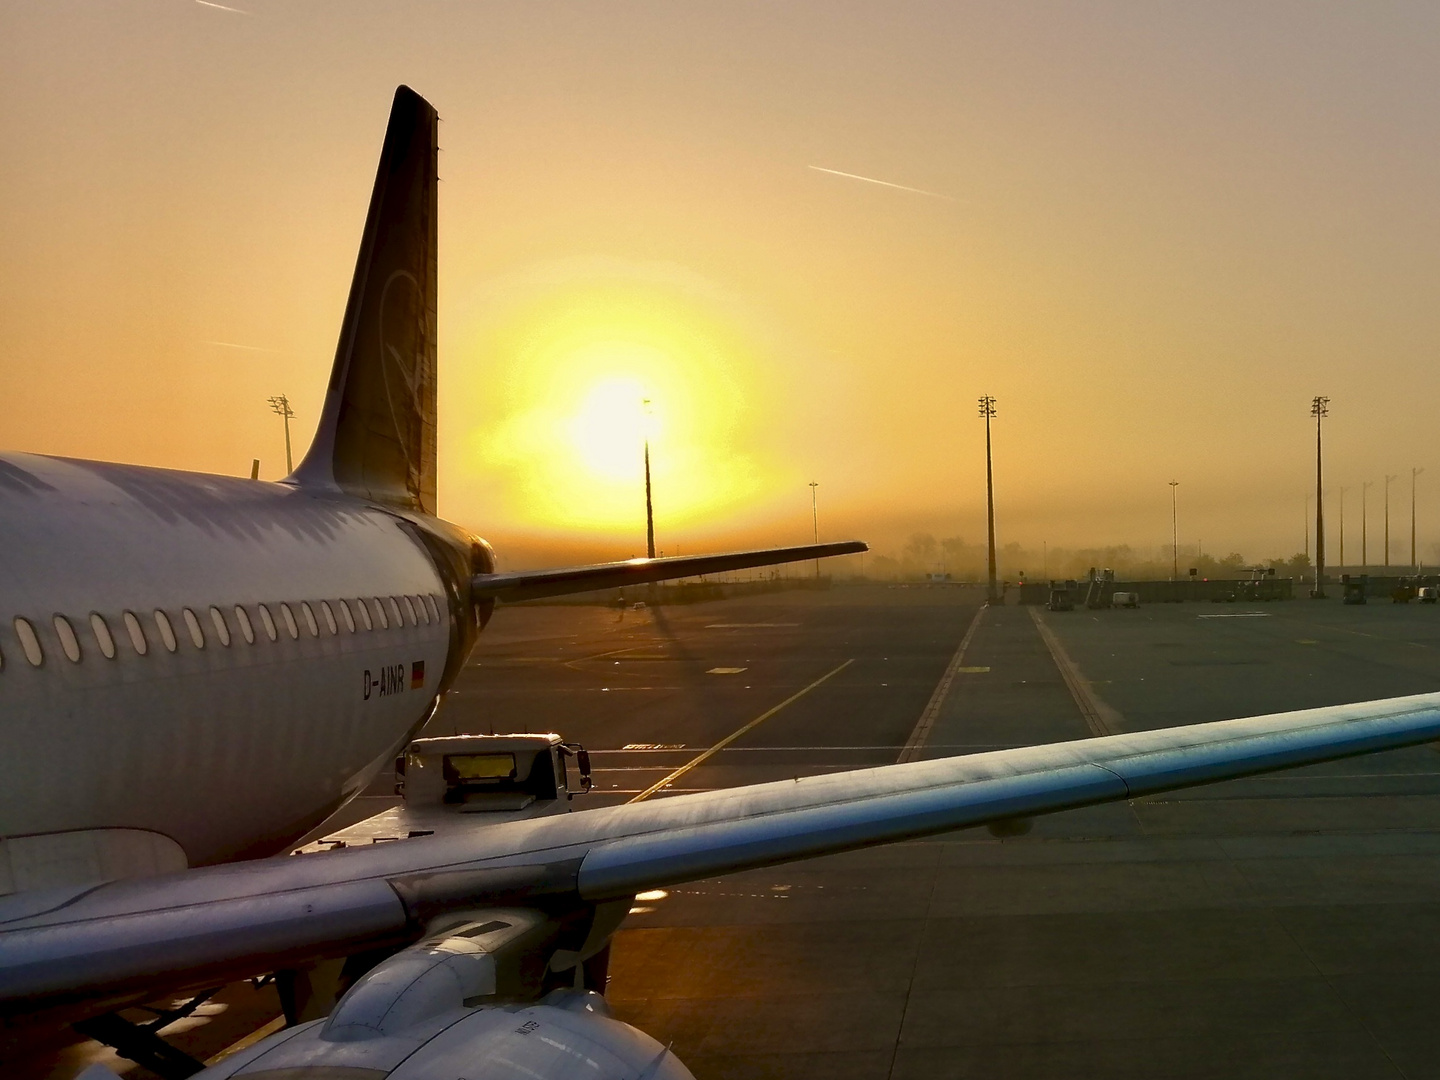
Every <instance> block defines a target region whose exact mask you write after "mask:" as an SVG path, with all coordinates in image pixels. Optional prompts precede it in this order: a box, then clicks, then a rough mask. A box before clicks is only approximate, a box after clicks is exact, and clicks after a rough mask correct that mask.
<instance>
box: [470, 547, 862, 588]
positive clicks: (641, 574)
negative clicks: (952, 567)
mask: <svg viewBox="0 0 1440 1080" xmlns="http://www.w3.org/2000/svg"><path fill="white" fill-rule="evenodd" d="M869 550H870V549H869V548H868V547H867V546H866V545H865V544H863V543H861V542H860V541H859V540H846V541H844V542H842V543H836V544H805V545H803V546H801V547H783V548H762V549H760V550H757V551H732V552H728V553H726V554H723V555H676V556H673V557H669V558H664V559H627V560H626V561H625V562H613V563H597V564H596V565H594V566H567V567H562V568H561V569H558V570H520V571H516V572H514V573H507V574H476V575H475V577H474V578H473V579H472V581H471V586H470V587H471V591H472V592H473V594H474V595H475V596H477V597H484V596H493V597H494V598H495V599H497V600H504V601H510V602H512V603H513V602H514V601H517V600H538V599H540V598H541V597H545V596H563V595H565V594H566V593H578V592H592V591H594V590H596V589H618V588H624V587H625V586H627V585H645V584H648V583H650V582H652V581H665V580H667V579H670V578H681V577H693V576H695V575H697V574H718V573H721V572H722V571H726V570H749V569H751V568H752V567H756V566H776V565H779V564H780V563H792V562H804V561H805V560H807V559H825V558H829V557H830V556H831V555H855V554H858V553H859V552H862V551H869Z"/></svg>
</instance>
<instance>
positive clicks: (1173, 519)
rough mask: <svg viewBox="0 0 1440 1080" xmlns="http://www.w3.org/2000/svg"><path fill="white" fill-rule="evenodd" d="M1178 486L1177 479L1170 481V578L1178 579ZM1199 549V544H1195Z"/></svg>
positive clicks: (1172, 579)
mask: <svg viewBox="0 0 1440 1080" xmlns="http://www.w3.org/2000/svg"><path fill="white" fill-rule="evenodd" d="M1179 486H1180V481H1179V480H1171V481H1170V580H1171V581H1179V580H1180V517H1179V512H1178V511H1177V509H1176V503H1175V489H1176V488H1177V487H1179ZM1196 550H1199V545H1198V544H1197V545H1196Z"/></svg>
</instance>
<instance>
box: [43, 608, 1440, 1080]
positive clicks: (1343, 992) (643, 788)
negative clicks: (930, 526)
mask: <svg viewBox="0 0 1440 1080" xmlns="http://www.w3.org/2000/svg"><path fill="white" fill-rule="evenodd" d="M980 599H981V597H980V593H979V592H978V591H977V590H975V589H972V588H965V587H956V586H941V585H936V586H912V587H908V588H907V587H887V586H880V585H872V586H837V587H835V588H833V589H829V590H793V591H787V592H780V593H773V594H765V595H760V596H754V597H747V598H738V599H733V600H727V601H718V602H713V603H707V604H697V605H693V606H680V607H668V608H662V609H645V610H640V611H636V610H626V611H624V612H623V613H622V612H619V611H617V610H615V609H611V608H599V607H581V606H562V605H555V606H522V607H517V608H512V609H502V610H501V611H499V612H498V613H497V615H496V617H495V619H494V621H493V622H492V624H491V626H490V628H489V629H488V630H487V631H486V633H485V635H484V636H483V637H482V639H481V643H480V645H479V646H478V647H477V649H476V652H475V654H474V656H473V657H472V660H471V662H470V664H469V665H468V666H467V668H466V670H465V672H464V674H463V675H462V677H461V679H460V681H459V683H458V684H457V686H456V689H455V693H454V694H453V696H452V699H451V700H450V701H448V702H447V703H446V705H445V707H444V708H443V710H442V711H441V713H440V714H439V715H438V716H437V718H436V720H435V721H434V723H433V724H432V728H431V730H430V731H428V732H427V734H450V733H452V732H456V731H458V732H467V731H475V732H486V731H491V730H493V731H496V732H501V731H510V730H534V729H537V728H538V729H546V730H555V731H558V732H560V733H562V734H563V735H564V736H565V737H566V738H567V739H573V740H578V741H580V742H582V743H584V744H585V745H586V746H587V747H589V748H590V749H591V750H592V752H593V754H594V761H595V778H596V790H595V793H594V794H593V795H591V796H588V797H586V798H585V799H584V800H577V807H578V806H580V805H582V802H583V803H588V804H590V805H594V804H597V803H602V802H606V803H608V802H618V801H624V800H627V799H633V798H636V797H640V796H646V797H650V798H664V797H666V796H667V795H669V794H676V793H681V792H685V791H696V790H707V789H710V788H715V787H723V786H731V785H736V784H744V783H755V782H760V781H765V780H775V779H788V778H790V777H793V776H799V775H806V774H811V773H817V772H823V771H831V770H836V769H846V768H858V767H865V766H870V765H881V764H888V763H891V762H894V761H896V760H897V759H898V758H900V757H902V756H905V757H910V758H913V757H917V756H927V757H934V756H943V755H949V754H959V753H970V752H975V751H979V750H985V749H993V748H1001V747H1006V746H1014V745H1022V744H1027V743H1037V742H1050V741H1057V740H1063V739H1073V738H1084V737H1087V736H1089V735H1091V734H1093V733H1097V732H1104V731H1110V730H1138V729H1142V728H1152V727H1160V726H1168V725H1173V724H1182V723H1194V722H1199V721H1206V720H1215V719H1223V718H1226V717H1230V716H1239V715H1248V714H1255V713H1260V712H1273V711H1280V710H1285V709H1292V708H1305V707H1310V706H1317V705H1325V704H1336V703H1340V702H1347V701H1356V700H1363V699H1366V698H1373V697H1384V696H1393V695H1397V694H1409V693H1422V692H1430V691H1437V690H1440V610H1437V609H1436V608H1435V607H1425V606H1420V605H1413V604H1412V605H1404V606H1398V605H1391V604H1388V603H1386V604H1372V605H1367V606H1364V607H1351V608H1347V607H1343V606H1342V605H1340V604H1339V603H1338V602H1334V601H1332V602H1328V603H1314V602H1309V601H1289V602H1283V603H1271V604H1260V605H1253V606H1246V605H1239V604H1217V605H1211V604H1184V605H1162V606H1155V607H1147V608H1141V609H1138V610H1133V611H1132V610H1125V611H1121V610H1115V611H1097V612H1089V611H1084V610H1078V611H1074V612H1068V613H1049V612H1044V611H1041V610H1039V609H1031V608H1022V607H1016V606H1002V607H992V608H986V609H983V610H982V608H981V606H980ZM962 643H963V644H964V648H963V651H962V650H961V648H960V647H961V645H962ZM942 689H943V693H942V692H941V691H942ZM782 703H784V707H783V708H780V709H778V710H776V708H775V707H776V706H777V705H781V704H782ZM722 744H723V745H722ZM717 745H719V746H721V748H720V749H718V750H715V752H714V753H712V754H709V756H707V757H704V759H703V760H699V761H698V762H697V758H700V757H701V755H704V754H706V753H707V752H709V751H711V750H713V749H714V748H715V747H717ZM647 793H650V794H648V795H647ZM389 801H390V800H389V797H388V796H387V795H386V794H385V792H384V790H383V788H381V787H379V786H377V787H376V788H374V789H372V792H371V793H370V794H367V795H366V796H364V797H362V799H361V800H359V801H358V804H357V806H355V807H353V808H351V810H350V811H349V813H348V815H347V816H348V817H352V818H353V817H357V816H362V815H363V814H367V813H371V812H375V811H377V810H379V809H383V808H384V807H385V806H387V805H389ZM1437 992H1440V756H1437V753H1436V751H1435V750H1434V749H1433V748H1431V747H1424V748H1418V749H1412V750H1407V751H1397V752H1394V753H1390V754H1386V755H1381V756H1376V757H1370V758H1359V759H1355V760H1353V761H1350V762H1344V763H1339V764H1332V765H1327V766H1318V767H1313V768H1309V769H1305V770H1297V771H1295V772H1291V773H1285V774H1280V775H1276V776H1270V777H1257V778H1252V779H1248V780H1242V781H1234V782H1230V783H1227V784H1222V785H1215V786H1213V787H1210V788H1202V789H1196V790H1193V791H1190V792H1185V793H1176V794H1171V795H1164V796H1157V797H1152V798H1147V799H1142V800H1137V801H1135V802H1133V803H1130V804H1126V805H1116V806H1104V807H1096V808H1092V809H1088V810H1082V811H1073V812H1070V813H1067V814H1063V815H1056V816H1054V817H1051V818H1045V819H1040V820H1038V821H1037V822H1036V823H1035V827H1034V829H1033V831H1031V832H1030V833H1029V834H1028V835H1025V836H1017V837H1007V838H1004V839H997V838H995V837H993V836H991V835H990V834H989V833H988V832H986V831H983V830H975V831H969V832H963V833H957V834H952V835H950V836H946V837H942V838H937V839H933V840H927V841H919V842H913V843H906V844H899V845H892V846H889V847H884V848H876V849H873V850H870V851H866V852H858V853H852V854H848V855H843V856H836V857H831V858H826V859H819V860H814V861H811V862H808V863H801V864H795V865H791V866H786V867H777V868H774V869H769V870H763V871H755V872H751V873H746V874H738V875H733V876H730V877H726V878H722V879H717V880H713V881H707V882H701V883H696V884H692V885H686V886H683V887H679V888H675V889H671V890H669V891H668V893H666V894H665V895H663V896H645V897H642V898H640V899H638V900H637V902H636V905H635V909H634V911H633V912H632V914H631V917H630V919H629V921H628V922H627V923H626V925H625V927H624V929H622V930H621V932H620V933H619V935H618V936H617V938H616V941H615V946H614V953H613V958H612V965H611V984H610V988H609V997H610V1000H611V1002H612V1004H613V1005H614V1007H615V1008H616V1011H617V1014H618V1015H619V1016H620V1017H621V1018H623V1019H625V1020H628V1021H630V1022H631V1023H634V1024H636V1025H637V1026H639V1027H640V1028H642V1029H643V1030H645V1031H647V1032H649V1033H650V1034H651V1035H653V1036H654V1037H655V1038H657V1039H659V1040H660V1041H661V1042H663V1043H667V1044H673V1047H674V1050H675V1052H676V1054H677V1055H679V1057H680V1058H681V1060H683V1061H684V1062H686V1064H687V1065H689V1067H690V1068H691V1069H692V1070H693V1071H694V1072H695V1074H696V1075H697V1076H698V1077H701V1078H702V1080H707V1078H731V1077H735V1078H738V1077H757V1078H758V1077H764V1078H767V1080H769V1078H778V1077H813V1076H818V1075H826V1076H832V1077H843V1078H851V1077H854V1078H860V1077H865V1078H870V1077H876V1078H881V1077H897V1078H899V1077H912V1076H922V1075H924V1076H934V1075H940V1076H986V1077H1027V1078H1028V1077H1112V1076H1113V1077H1119V1076H1126V1077H1130V1076H1135V1075H1143V1076H1146V1077H1214V1076H1219V1075H1224V1076H1231V1077H1248V1076H1257V1077H1258V1076H1262V1075H1263V1076H1267V1077H1271V1076H1277V1075H1283V1076H1287V1077H1331V1076H1334V1077H1341V1076H1343V1077H1369V1076H1377V1077H1378V1076H1386V1077H1397V1076H1404V1077H1420V1076H1430V1075H1440V1063H1437V1060H1440V1056H1437V1054H1436V1050H1437V1045H1436V1044H1437V1042H1440V1035H1437V1034H1436V1031H1435V1025H1434V1023H1433V1019H1432V1017H1433V1014H1434V1007H1435V1001H1436V996H1437ZM227 993H228V994H229V995H230V1000H231V1002H232V1003H233V1008H232V1009H231V1011H230V1012H229V1013H228V1014H215V1015H214V1017H213V1020H212V1022H210V1023H208V1024H199V1025H195V1026H194V1027H193V1028H192V1030H190V1031H187V1032H185V1033H184V1034H183V1035H182V1036H180V1037H179V1038H178V1039H177V1041H179V1042H181V1043H182V1045H184V1046H186V1048H187V1049H189V1051H190V1052H191V1053H194V1054H196V1055H197V1056H202V1057H203V1056H209V1055H210V1054H213V1053H215V1052H217V1051H218V1050H219V1049H221V1048H222V1047H223V1046H225V1045H226V1044H227V1042H228V1041H233V1039H234V1038H236V1037H237V1036H236V1034H235V1033H234V1032H235V1030H236V1025H237V1024H238V1022H239V1018H240V1017H241V1016H242V1015H243V1016H249V1017H251V1018H252V1021H263V1020H264V1019H266V1018H267V1016H266V1010H267V1008H268V1009H270V1011H271V1012H272V1013H273V1005H269V1004H267V1003H268V1002H270V1001H271V1000H272V998H270V997H267V996H266V994H267V993H268V991H261V992H255V991H250V990H245V989H243V988H239V989H237V988H231V990H230V991H227ZM247 995H248V996H247ZM252 1026H253V1022H252ZM75 1059H76V1058H75V1055H73V1054H72V1055H71V1056H70V1057H69V1058H68V1059H67V1060H70V1061H73V1060H75ZM67 1067H68V1066H67ZM61 1069H62V1067H58V1066H57V1068H56V1070H55V1071H54V1072H52V1074H51V1075H54V1076H57V1077H59V1076H68V1075H72V1074H73V1069H72V1070H71V1072H65V1071H61ZM129 1075H131V1076H134V1077H141V1076H144V1075H145V1074H144V1073H143V1072H141V1071H140V1070H138V1069H136V1070H132V1071H131V1072H130V1073H129Z"/></svg>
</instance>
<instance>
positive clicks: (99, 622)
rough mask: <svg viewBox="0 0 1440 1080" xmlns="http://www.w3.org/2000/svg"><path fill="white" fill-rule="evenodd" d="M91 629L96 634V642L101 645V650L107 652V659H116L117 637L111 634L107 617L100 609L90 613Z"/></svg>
mask: <svg viewBox="0 0 1440 1080" xmlns="http://www.w3.org/2000/svg"><path fill="white" fill-rule="evenodd" d="M90 630H91V632H93V633H94V635H95V644H96V645H99V646H100V651H101V652H102V653H104V654H105V659H106V660H114V659H115V639H114V638H113V637H111V636H110V627H109V626H107V625H106V624H105V618H104V616H102V615H101V614H100V613H99V612H98V611H92V612H91V613H90Z"/></svg>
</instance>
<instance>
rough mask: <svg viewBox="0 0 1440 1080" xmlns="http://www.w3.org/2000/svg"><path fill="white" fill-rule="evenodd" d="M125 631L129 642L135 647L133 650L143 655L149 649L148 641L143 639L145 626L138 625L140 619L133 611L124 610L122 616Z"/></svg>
mask: <svg viewBox="0 0 1440 1080" xmlns="http://www.w3.org/2000/svg"><path fill="white" fill-rule="evenodd" d="M123 621H124V623H125V632H126V633H127V634H129V635H130V644H131V645H133V646H134V647H135V652H136V653H137V654H138V655H140V656H144V655H145V654H146V653H147V652H149V651H150V643H149V642H148V641H146V640H145V628H144V627H143V626H141V625H140V620H139V619H137V618H136V617H135V613H134V612H133V611H127V612H125V615H124V617H123Z"/></svg>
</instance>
